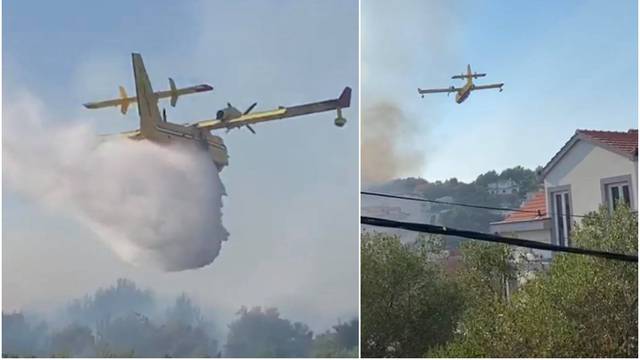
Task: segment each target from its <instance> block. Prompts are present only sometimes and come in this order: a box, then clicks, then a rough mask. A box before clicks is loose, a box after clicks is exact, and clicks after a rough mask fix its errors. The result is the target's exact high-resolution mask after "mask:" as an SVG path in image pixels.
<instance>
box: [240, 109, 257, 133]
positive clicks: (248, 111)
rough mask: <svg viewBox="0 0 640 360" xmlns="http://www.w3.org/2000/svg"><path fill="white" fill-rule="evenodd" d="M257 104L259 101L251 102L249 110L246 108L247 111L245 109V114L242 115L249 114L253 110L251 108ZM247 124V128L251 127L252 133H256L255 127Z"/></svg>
mask: <svg viewBox="0 0 640 360" xmlns="http://www.w3.org/2000/svg"><path fill="white" fill-rule="evenodd" d="M256 105H258V103H257V102H254V103H253V104H251V106H249V107H248V108H247V110H245V111H244V114H242V115H247V114H248V113H250V112H251V110H253V108H254V107H256ZM245 126H246V127H247V129H249V131H251V132H252V133H254V134H255V133H256V131H255V130H253V128H252V127H251V125H249V124H247V125H245Z"/></svg>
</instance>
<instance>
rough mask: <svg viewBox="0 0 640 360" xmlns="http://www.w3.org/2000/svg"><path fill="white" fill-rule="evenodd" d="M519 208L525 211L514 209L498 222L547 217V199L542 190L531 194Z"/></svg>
mask: <svg viewBox="0 0 640 360" xmlns="http://www.w3.org/2000/svg"><path fill="white" fill-rule="evenodd" d="M520 210H525V211H526V212H523V211H514V212H512V213H511V214H509V215H507V217H506V218H505V219H504V220H502V221H501V222H500V224H504V223H512V222H520V221H532V220H541V219H544V218H547V200H546V197H545V194H544V191H538V192H536V193H535V194H533V195H532V196H531V198H530V199H529V200H527V201H525V202H524V204H522V206H520Z"/></svg>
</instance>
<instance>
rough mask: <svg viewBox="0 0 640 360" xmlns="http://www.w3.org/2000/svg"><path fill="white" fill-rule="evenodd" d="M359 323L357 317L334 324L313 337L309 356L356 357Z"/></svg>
mask: <svg viewBox="0 0 640 360" xmlns="http://www.w3.org/2000/svg"><path fill="white" fill-rule="evenodd" d="M359 339H360V336H359V323H358V319H357V318H353V319H351V321H349V322H346V323H338V324H337V325H334V326H333V328H332V330H328V331H326V332H325V333H323V334H320V335H318V336H316V337H315V338H314V339H313V344H312V346H311V357H319V358H327V357H342V358H344V357H358V342H359Z"/></svg>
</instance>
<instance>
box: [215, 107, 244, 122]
mask: <svg viewBox="0 0 640 360" xmlns="http://www.w3.org/2000/svg"><path fill="white" fill-rule="evenodd" d="M240 116H242V113H241V112H240V110H238V109H236V108H235V107H233V106H232V105H231V104H229V103H227V107H226V108H224V109H222V110H218V112H217V113H216V120H222V121H225V120H231V119H235V118H237V117H240Z"/></svg>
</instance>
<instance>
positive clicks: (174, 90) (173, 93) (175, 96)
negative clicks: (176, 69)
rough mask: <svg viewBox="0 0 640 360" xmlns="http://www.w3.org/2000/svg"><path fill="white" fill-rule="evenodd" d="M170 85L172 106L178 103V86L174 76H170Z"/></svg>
mask: <svg viewBox="0 0 640 360" xmlns="http://www.w3.org/2000/svg"><path fill="white" fill-rule="evenodd" d="M169 87H170V88H171V106H172V107H176V104H177V103H178V88H177V87H176V83H175V82H174V81H173V79H172V78H169Z"/></svg>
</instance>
